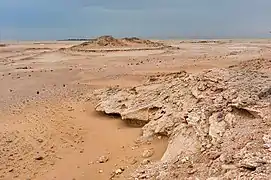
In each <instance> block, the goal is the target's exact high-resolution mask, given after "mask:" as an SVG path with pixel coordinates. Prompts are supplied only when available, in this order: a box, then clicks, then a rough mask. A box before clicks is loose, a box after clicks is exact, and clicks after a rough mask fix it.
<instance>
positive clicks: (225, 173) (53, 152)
mask: <svg viewBox="0 0 271 180" xmlns="http://www.w3.org/2000/svg"><path fill="white" fill-rule="evenodd" d="M0 87H1V88H0V129H1V132H0V144H1V149H0V179H3V180H9V179H17V180H23V179H31V180H32V179H37V180H48V179H50V180H51V179H56V180H68V179H69V180H73V179H74V180H105V179H119V180H124V179H159V180H173V179H176V180H177V179H191V180H192V179H208V180H218V179H266V180H268V179H271V129H270V127H271V40H268V39H257V40H185V41H181V40H164V41H162V40H143V39H139V38H136V37H132V38H120V39H116V38H114V37H112V36H102V37H99V38H96V39H93V40H90V41H86V42H83V43H82V42H80V41H78V42H75V41H50V42H49V41H46V42H24V41H22V42H16V43H15V42H1V45H0Z"/></svg>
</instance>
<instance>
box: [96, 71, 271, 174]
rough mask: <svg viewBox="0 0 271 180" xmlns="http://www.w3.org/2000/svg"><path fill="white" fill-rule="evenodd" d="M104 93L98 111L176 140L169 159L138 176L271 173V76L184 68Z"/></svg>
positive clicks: (149, 134) (145, 133) (147, 134)
mask: <svg viewBox="0 0 271 180" xmlns="http://www.w3.org/2000/svg"><path fill="white" fill-rule="evenodd" d="M96 95H97V97H98V98H99V99H100V101H99V104H98V105H97V107H96V110H97V111H102V112H105V113H107V114H119V115H120V116H121V117H122V119H123V120H124V121H127V122H129V123H132V124H137V125H139V126H143V128H142V129H143V135H142V138H143V139H144V138H151V137H152V136H154V135H157V134H159V135H165V136H168V137H169V138H170V141H169V145H168V149H167V151H166V152H165V154H164V157H163V158H162V160H161V162H157V163H156V164H154V165H153V164H152V165H146V166H145V167H144V169H145V170H144V171H142V170H139V171H138V173H136V174H135V176H136V177H138V178H140V177H144V178H145V177H150V178H151V177H156V178H157V179H180V178H183V179H185V177H193V176H194V177H198V178H220V179H221V178H230V179H231V178H233V177H240V178H245V177H251V178H266V179H269V176H270V174H271V155H270V151H269V150H270V148H265V147H267V146H268V147H269V145H270V142H269V141H268V142H267V143H264V142H263V140H262V138H263V136H264V135H265V137H267V136H268V135H270V125H271V77H270V76H269V75H268V74H263V73H260V72H256V71H248V70H240V69H239V70H236V69H213V70H209V71H206V72H203V73H201V74H198V75H189V74H187V73H186V72H179V73H173V74H168V75H160V76H152V77H150V78H149V82H147V83H146V84H144V85H142V86H140V87H135V88H132V89H118V88H111V89H105V90H99V91H97V92H96ZM265 139H266V138H265ZM264 144H267V145H265V147H264ZM146 175H147V176H146Z"/></svg>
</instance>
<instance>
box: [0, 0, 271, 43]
mask: <svg viewBox="0 0 271 180" xmlns="http://www.w3.org/2000/svg"><path fill="white" fill-rule="evenodd" d="M269 31H271V0H0V32H1V39H13V40H16V39H17V40H20V39H21V40H32V39H39V40H46V39H48V40H49V39H63V38H69V37H71V38H72V37H94V36H99V35H105V34H108V35H109V34H111V35H114V36H139V37H147V38H170V37H180V38H227V37H236V38H238V37H239V38H241V37H248V38H252V37H255V38H257V37H271V33H269Z"/></svg>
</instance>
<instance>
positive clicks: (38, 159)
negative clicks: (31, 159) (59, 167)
mask: <svg viewBox="0 0 271 180" xmlns="http://www.w3.org/2000/svg"><path fill="white" fill-rule="evenodd" d="M43 159H44V158H43V157H42V156H37V157H36V158H35V160H37V161H41V160H43Z"/></svg>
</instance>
